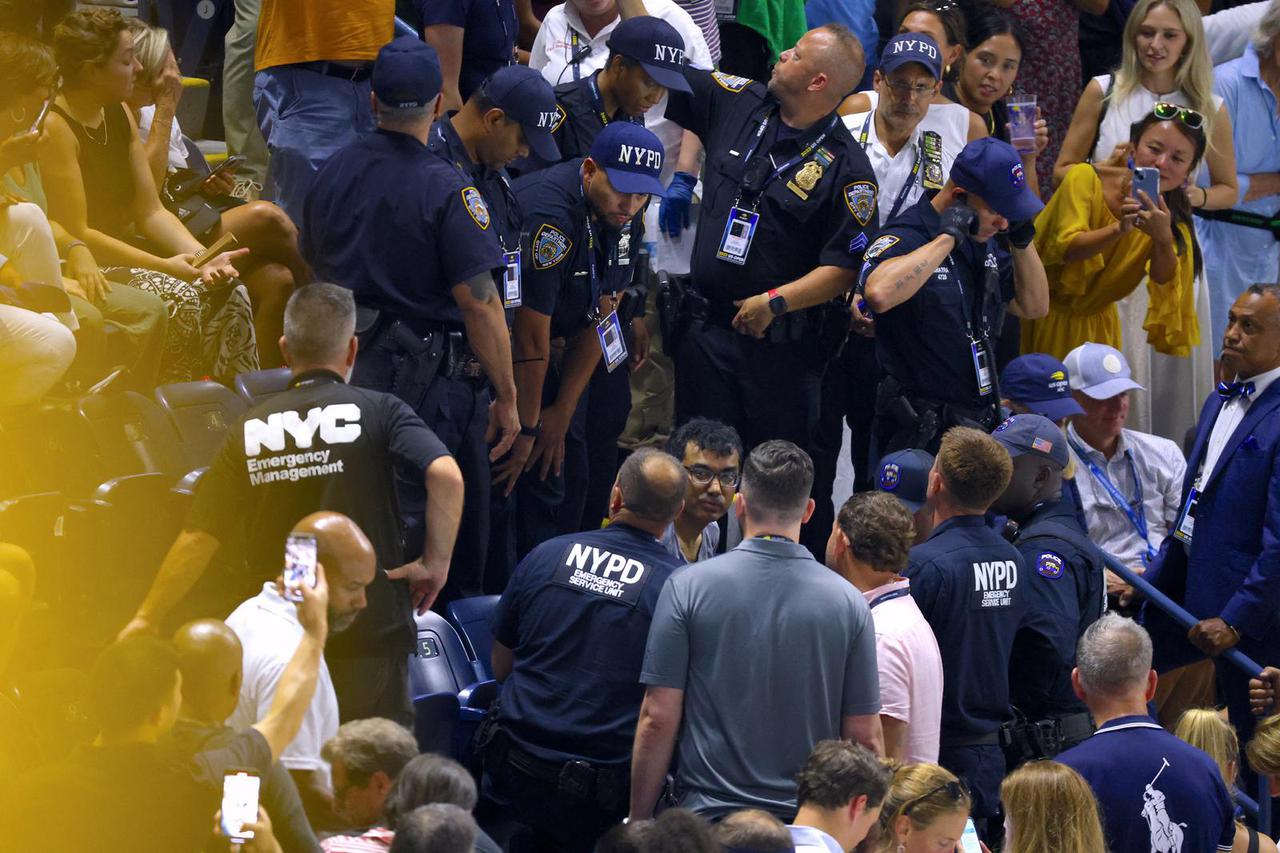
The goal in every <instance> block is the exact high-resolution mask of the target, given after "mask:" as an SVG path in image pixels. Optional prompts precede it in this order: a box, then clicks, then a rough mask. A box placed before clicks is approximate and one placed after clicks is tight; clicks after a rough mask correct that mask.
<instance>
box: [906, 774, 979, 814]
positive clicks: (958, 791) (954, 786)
mask: <svg viewBox="0 0 1280 853" xmlns="http://www.w3.org/2000/svg"><path fill="white" fill-rule="evenodd" d="M942 791H946V792H947V796H948V797H950V798H951V802H953V803H958V802H960V801H961V800H967V799H969V789H968V788H966V787H965V786H964V783H963V782H959V781H957V782H944V783H942V784H941V785H939V786H938V787H936V788H933V789H932V790H930V791H929V792H928V793H925V794H921V795H920V796H918V797H916V798H915V799H914V800H909V801H907V804H906V806H905V807H903V809H902V813H903V814H904V815H909V814H911V810H912V809H914V808H915V807H916V806H918V805H920V804H921V803H922V802H924V801H925V800H927V799H929V798H930V797H932V796H933V795H934V794H937V793H940V792H942Z"/></svg>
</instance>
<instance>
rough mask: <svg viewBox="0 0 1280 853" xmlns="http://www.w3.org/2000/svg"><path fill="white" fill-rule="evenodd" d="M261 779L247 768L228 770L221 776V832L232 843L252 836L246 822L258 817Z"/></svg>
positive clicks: (252, 821)
mask: <svg viewBox="0 0 1280 853" xmlns="http://www.w3.org/2000/svg"><path fill="white" fill-rule="evenodd" d="M261 782H262V780H261V779H260V778H259V777H258V774H256V773H253V772H251V771H249V770H229V771H227V773H226V774H225V775H224V776H223V777H222V834H223V835H225V836H226V837H227V838H228V839H230V840H231V843H232V844H235V845H240V844H243V843H244V842H245V841H248V840H249V839H251V838H253V830H252V829H245V828H244V825H245V824H246V823H254V822H255V821H257V819H258V788H259V785H260V784H261Z"/></svg>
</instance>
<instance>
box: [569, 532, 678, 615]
mask: <svg viewBox="0 0 1280 853" xmlns="http://www.w3.org/2000/svg"><path fill="white" fill-rule="evenodd" d="M652 574H653V571H652V569H651V568H650V567H649V566H648V565H646V564H645V563H644V562H642V561H640V560H637V559H636V558H635V557H629V556H627V555H626V554H615V553H613V552H612V551H606V550H605V549H603V548H597V547H596V546H594V545H587V544H585V543H582V542H574V543H573V544H571V545H570V546H569V548H568V549H567V550H566V551H565V552H564V555H563V556H562V557H561V558H560V562H559V564H558V565H557V566H556V568H555V571H554V572H553V573H552V575H551V582H552V583H554V584H556V585H557V586H563V587H568V588H569V589H572V590H574V591H575V592H582V593H586V594H588V595H594V596H597V597H599V598H604V599H607V600H609V601H616V602H618V603H619V604H625V605H626V606H628V607H635V606H636V603H637V602H638V601H639V600H640V594H641V593H642V592H644V588H645V585H646V584H648V583H649V578H650V576H652Z"/></svg>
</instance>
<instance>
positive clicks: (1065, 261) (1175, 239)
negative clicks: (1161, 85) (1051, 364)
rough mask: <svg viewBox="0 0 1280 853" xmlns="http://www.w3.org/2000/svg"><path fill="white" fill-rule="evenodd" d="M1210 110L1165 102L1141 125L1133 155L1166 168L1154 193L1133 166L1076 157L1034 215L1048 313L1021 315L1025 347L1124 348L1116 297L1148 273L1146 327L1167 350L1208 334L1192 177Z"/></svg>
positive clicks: (1140, 163) (1061, 351)
mask: <svg viewBox="0 0 1280 853" xmlns="http://www.w3.org/2000/svg"><path fill="white" fill-rule="evenodd" d="M1205 145H1206V139H1205V133H1204V117H1203V116H1202V115H1200V113H1198V112H1195V111H1194V110H1190V109H1187V108H1185V107H1179V106H1175V105H1173V104H1167V103H1158V104H1156V105H1155V107H1154V108H1153V109H1152V111H1151V112H1150V113H1148V114H1147V115H1146V116H1145V117H1143V118H1142V119H1141V120H1139V121H1137V122H1135V123H1134V125H1133V129H1132V133H1131V134H1130V152H1129V153H1130V160H1131V162H1132V165H1133V166H1134V167H1148V168H1155V169H1157V170H1158V171H1159V173H1160V192H1159V194H1158V195H1157V197H1156V198H1154V199H1153V198H1151V197H1149V196H1148V195H1147V194H1146V193H1145V192H1142V191H1140V190H1139V191H1138V196H1139V198H1134V197H1133V192H1132V182H1133V175H1132V172H1131V171H1130V170H1129V169H1125V168H1115V167H1108V166H1093V165H1091V164H1089V163H1077V164H1076V165H1074V166H1072V167H1071V169H1070V171H1068V172H1067V175H1066V177H1065V179H1064V180H1063V182H1062V184H1061V185H1060V186H1059V187H1058V190H1057V191H1056V192H1055V193H1054V194H1053V198H1051V199H1050V200H1049V203H1048V205H1046V206H1045V209H1044V210H1043V211H1042V212H1041V213H1040V215H1039V216H1038V217H1037V218H1036V249H1037V250H1038V251H1039V252H1040V257H1041V259H1042V260H1043V262H1044V268H1045V272H1046V274H1047V275H1048V277H1049V299H1050V305H1049V315H1048V316H1047V317H1045V318H1043V319H1041V320H1034V321H1030V322H1027V321H1023V326H1022V351H1023V352H1043V353H1049V354H1050V355H1052V356H1054V357H1055V358H1059V359H1061V358H1064V357H1065V356H1066V354H1067V353H1068V352H1070V351H1071V350H1072V349H1074V348H1075V347H1077V346H1079V345H1080V344H1082V343H1085V342H1087V341H1093V342H1095V343H1102V344H1107V345H1109V346H1113V347H1117V348H1119V346H1120V344H1121V339H1120V315H1119V312H1118V311H1117V310H1116V303H1117V302H1119V301H1120V300H1121V299H1123V298H1124V297H1126V296H1128V295H1129V294H1130V293H1132V292H1133V290H1134V289H1135V288H1137V286H1138V285H1139V284H1141V283H1142V280H1143V279H1144V278H1145V279H1146V280H1147V293H1148V296H1149V306H1148V308H1147V316H1146V320H1145V322H1144V323H1143V328H1144V329H1145V330H1146V332H1147V340H1148V342H1149V343H1150V344H1151V345H1152V346H1153V347H1155V348H1156V350H1158V351H1159V352H1163V353H1168V354H1170V355H1180V356H1185V355H1187V354H1189V353H1190V351H1191V347H1193V346H1195V345H1196V344H1198V343H1199V342H1200V326H1199V323H1198V321H1197V320H1196V312H1195V290H1194V285H1193V282H1194V278H1195V275H1196V273H1197V272H1198V271H1199V267H1200V251H1199V248H1198V247H1197V246H1196V243H1195V236H1194V234H1193V230H1192V225H1191V205H1190V202H1189V201H1188V199H1187V192H1186V183H1187V180H1188V178H1189V176H1191V175H1193V174H1194V173H1195V170H1196V167H1197V166H1198V165H1199V164H1200V160H1201V158H1202V157H1203V156H1204V152H1205Z"/></svg>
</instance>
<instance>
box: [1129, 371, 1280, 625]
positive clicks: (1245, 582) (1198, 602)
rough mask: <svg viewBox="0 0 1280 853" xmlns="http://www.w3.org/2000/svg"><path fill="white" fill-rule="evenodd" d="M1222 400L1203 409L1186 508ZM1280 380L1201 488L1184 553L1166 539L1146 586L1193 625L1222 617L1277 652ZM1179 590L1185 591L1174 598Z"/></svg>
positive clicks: (1213, 398)
mask: <svg viewBox="0 0 1280 853" xmlns="http://www.w3.org/2000/svg"><path fill="white" fill-rule="evenodd" d="M1223 403H1224V401H1223V400H1222V399H1221V398H1220V397H1219V396H1218V395H1217V393H1216V392H1215V393H1211V394H1210V395H1209V398H1208V399H1207V400H1205V403H1204V408H1203V409H1201V411H1200V422H1199V424H1198V425H1197V427H1196V440H1195V444H1194V445H1193V446H1192V448H1191V455H1190V458H1189V459H1188V462H1187V474H1186V478H1185V481H1184V482H1183V484H1182V503H1183V506H1185V505H1186V500H1187V494H1188V493H1189V492H1190V490H1191V486H1192V484H1194V482H1195V479H1196V474H1197V472H1199V470H1200V467H1201V465H1202V464H1203V462H1204V457H1205V451H1206V449H1207V447H1208V444H1209V434H1210V433H1211V432H1212V431H1213V423H1214V420H1215V419H1216V418H1217V415H1218V411H1219V410H1220V409H1221V408H1222V406H1223ZM1277 410H1280V382H1273V383H1271V385H1269V386H1268V387H1267V389H1266V391H1264V392H1263V393H1262V394H1260V395H1259V396H1258V397H1256V398H1255V399H1254V400H1253V402H1252V403H1251V404H1250V405H1249V409H1248V411H1247V412H1245V416H1244V419H1243V420H1242V421H1241V422H1240V425H1239V426H1238V427H1237V428H1236V430H1235V432H1233V433H1232V434H1231V437H1230V438H1229V439H1228V440H1227V443H1226V446H1225V447H1224V448H1223V450H1222V455H1221V456H1220V457H1219V458H1218V463H1217V466H1216V467H1215V468H1214V470H1213V472H1212V473H1211V474H1210V476H1209V479H1208V481H1207V482H1206V483H1205V484H1204V487H1203V488H1202V489H1201V490H1200V500H1199V503H1198V504H1197V506H1196V513H1195V531H1194V534H1193V536H1192V540H1191V546H1190V548H1188V547H1187V546H1186V545H1184V544H1183V543H1182V542H1181V541H1179V540H1178V539H1177V538H1175V537H1174V536H1173V535H1172V533H1171V534H1170V535H1169V536H1168V537H1166V538H1165V540H1164V543H1163V545H1162V546H1161V548H1160V553H1159V554H1158V555H1157V556H1156V559H1155V561H1154V562H1153V563H1152V565H1151V568H1150V569H1149V571H1148V572H1147V579H1148V580H1150V581H1151V582H1152V583H1153V584H1155V586H1156V587H1157V588H1158V589H1160V590H1161V591H1162V592H1165V593H1166V594H1168V595H1170V596H1171V597H1173V598H1175V599H1178V598H1179V597H1181V600H1182V602H1183V606H1184V607H1185V608H1186V609H1187V610H1188V611H1190V612H1191V614H1192V615H1193V616H1195V617H1196V618H1197V619H1208V618H1210V617H1213V616H1220V617H1221V618H1222V619H1223V620H1225V621H1226V622H1227V624H1228V625H1231V626H1233V627H1234V628H1235V629H1236V630H1237V631H1239V632H1240V634H1241V635H1242V636H1243V637H1244V638H1246V639H1247V640H1253V641H1254V643H1257V644H1260V645H1262V646H1265V647H1270V648H1277V649H1280V622H1278V621H1277V616H1280V413H1278V412H1277ZM1179 592H1181V593H1182V595H1181V596H1179Z"/></svg>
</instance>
